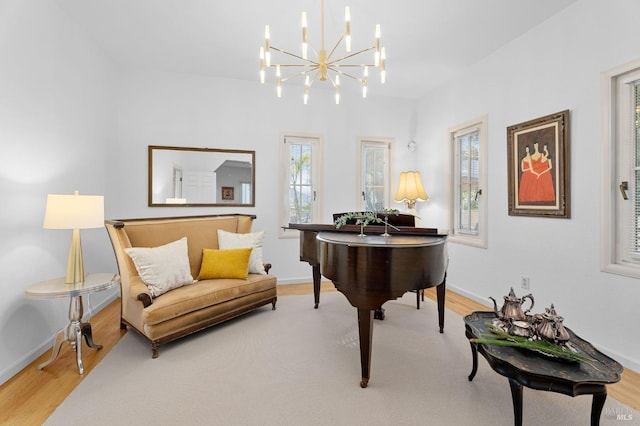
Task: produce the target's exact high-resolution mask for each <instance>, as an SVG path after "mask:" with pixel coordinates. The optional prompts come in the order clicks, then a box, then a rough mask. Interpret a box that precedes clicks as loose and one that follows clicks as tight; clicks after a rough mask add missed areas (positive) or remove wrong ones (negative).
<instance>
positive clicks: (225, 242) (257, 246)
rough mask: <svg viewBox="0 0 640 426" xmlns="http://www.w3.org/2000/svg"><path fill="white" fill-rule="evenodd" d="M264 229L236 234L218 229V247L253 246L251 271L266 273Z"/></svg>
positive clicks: (221, 248) (251, 272)
mask: <svg viewBox="0 0 640 426" xmlns="http://www.w3.org/2000/svg"><path fill="white" fill-rule="evenodd" d="M263 238H264V231H260V232H248V233H246V234H236V233H234V232H227V231H224V230H222V229H218V248H219V249H220V250H227V249H236V248H247V247H252V248H253V250H251V256H250V257H249V273H250V274H262V275H266V274H267V272H266V271H265V270H264V264H263V262H262V239H263Z"/></svg>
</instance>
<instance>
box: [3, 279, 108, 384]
mask: <svg viewBox="0 0 640 426" xmlns="http://www.w3.org/2000/svg"><path fill="white" fill-rule="evenodd" d="M119 296H120V290H119V288H118V291H113V292H112V294H109V295H108V296H107V297H106V298H105V299H104V300H103V301H102V302H100V303H98V304H97V305H96V306H92V312H98V311H100V310H102V309H103V308H104V307H105V306H107V305H108V304H109V303H111V302H112V301H114V300H115V299H116V298H117V297H119ZM94 315H95V314H94ZM53 338H54V336H51V337H50V338H49V339H47V340H45V341H43V342H42V343H41V344H39V345H38V346H37V347H35V348H34V349H33V350H32V351H30V352H29V353H27V354H25V355H24V356H23V357H22V358H20V359H19V360H18V361H17V362H15V363H14V364H13V365H10V366H9V367H7V368H5V369H3V370H2V371H0V385H2V384H3V383H5V382H7V381H8V380H9V379H11V378H12V377H13V376H15V375H16V374H18V373H19V372H21V371H22V370H23V369H25V368H26V367H27V366H29V364H31V363H32V362H33V361H34V360H36V359H37V358H38V357H39V356H40V355H42V354H43V353H45V352H47V351H49V350H51V347H52V346H53Z"/></svg>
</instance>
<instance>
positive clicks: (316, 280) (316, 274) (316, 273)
mask: <svg viewBox="0 0 640 426" xmlns="http://www.w3.org/2000/svg"><path fill="white" fill-rule="evenodd" d="M311 268H312V271H313V300H314V302H315V305H314V306H313V307H314V308H315V309H318V305H319V304H320V280H321V275H320V264H316V265H311Z"/></svg>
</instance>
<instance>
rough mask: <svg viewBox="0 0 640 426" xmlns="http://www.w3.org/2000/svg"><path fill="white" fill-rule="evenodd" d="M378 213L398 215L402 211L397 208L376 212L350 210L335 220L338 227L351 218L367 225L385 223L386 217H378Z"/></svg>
mask: <svg viewBox="0 0 640 426" xmlns="http://www.w3.org/2000/svg"><path fill="white" fill-rule="evenodd" d="M378 214H383V215H392V214H393V215H396V216H397V215H398V214H400V212H399V211H398V210H397V209H383V210H381V211H376V212H350V213H345V214H343V215H342V216H340V217H339V218H337V219H336V220H335V222H334V224H335V225H336V228H340V227H341V226H344V225H346V224H347V223H348V222H349V221H350V220H353V219H355V220H356V225H364V226H367V225H368V224H370V223H384V219H383V218H381V217H378Z"/></svg>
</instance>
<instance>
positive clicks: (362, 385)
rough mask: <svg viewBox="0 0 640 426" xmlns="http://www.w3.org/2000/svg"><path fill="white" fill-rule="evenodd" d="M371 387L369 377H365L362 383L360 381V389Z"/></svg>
mask: <svg viewBox="0 0 640 426" xmlns="http://www.w3.org/2000/svg"><path fill="white" fill-rule="evenodd" d="M368 385H369V379H368V378H367V377H363V378H362V381H360V387H361V388H362V389H364V388H366V387H367V386H368Z"/></svg>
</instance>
